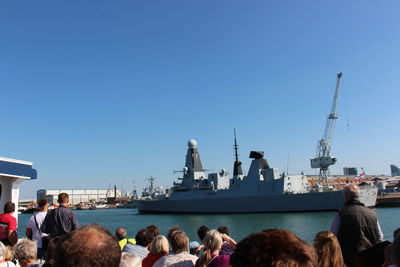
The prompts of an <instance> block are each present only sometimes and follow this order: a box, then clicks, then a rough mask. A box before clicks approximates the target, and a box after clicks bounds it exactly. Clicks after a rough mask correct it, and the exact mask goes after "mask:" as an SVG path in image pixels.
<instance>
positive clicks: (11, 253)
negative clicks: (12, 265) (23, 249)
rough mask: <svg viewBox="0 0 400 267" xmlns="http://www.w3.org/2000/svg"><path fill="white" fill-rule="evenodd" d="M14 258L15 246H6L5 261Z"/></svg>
mask: <svg viewBox="0 0 400 267" xmlns="http://www.w3.org/2000/svg"><path fill="white" fill-rule="evenodd" d="M13 259H14V248H13V247H12V246H6V254H5V256H4V260H5V261H12V260H13Z"/></svg>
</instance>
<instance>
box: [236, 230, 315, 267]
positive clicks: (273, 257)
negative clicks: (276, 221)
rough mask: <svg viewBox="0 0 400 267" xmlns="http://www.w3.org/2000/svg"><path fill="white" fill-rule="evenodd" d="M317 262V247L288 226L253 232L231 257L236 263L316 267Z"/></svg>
mask: <svg viewBox="0 0 400 267" xmlns="http://www.w3.org/2000/svg"><path fill="white" fill-rule="evenodd" d="M317 263H318V257H317V254H316V253H315V250H314V248H313V247H312V246H310V245H308V244H307V243H305V242H304V241H302V240H301V239H300V238H298V237H297V236H296V235H295V234H293V233H291V232H289V231H288V230H284V229H270V230H264V231H263V232H259V233H253V234H250V235H249V236H247V237H246V238H244V239H243V240H242V241H240V242H239V243H238V244H237V247H236V249H235V251H234V252H233V254H232V255H231V257H230V264H231V265H232V267H238V266H254V267H256V266H265V267H278V266H291V267H316V266H317Z"/></svg>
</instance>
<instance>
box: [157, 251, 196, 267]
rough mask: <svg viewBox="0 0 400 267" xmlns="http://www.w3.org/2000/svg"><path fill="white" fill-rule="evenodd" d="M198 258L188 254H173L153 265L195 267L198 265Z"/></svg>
mask: <svg viewBox="0 0 400 267" xmlns="http://www.w3.org/2000/svg"><path fill="white" fill-rule="evenodd" d="M196 261H197V257H196V256H194V255H191V254H189V253H187V252H181V253H178V254H175V253H173V252H171V253H169V254H167V255H165V256H163V257H161V258H160V259H159V260H158V261H156V262H155V263H154V264H153V267H166V266H170V265H173V266H174V267H193V266H194V265H195V264H196Z"/></svg>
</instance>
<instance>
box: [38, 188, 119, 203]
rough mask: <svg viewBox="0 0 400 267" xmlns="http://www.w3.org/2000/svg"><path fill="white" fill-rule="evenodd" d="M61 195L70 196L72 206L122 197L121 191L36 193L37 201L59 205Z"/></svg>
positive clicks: (63, 190)
mask: <svg viewBox="0 0 400 267" xmlns="http://www.w3.org/2000/svg"><path fill="white" fill-rule="evenodd" d="M60 193H67V194H68V195H69V203H70V204H72V205H76V204H79V203H80V202H89V201H92V200H93V201H95V202H106V201H107V197H114V195H115V194H116V195H117V197H119V196H121V190H116V191H114V190H107V189H39V190H38V191H36V196H37V200H38V199H40V198H45V199H47V201H48V202H49V203H53V204H57V198H58V195H59V194H60Z"/></svg>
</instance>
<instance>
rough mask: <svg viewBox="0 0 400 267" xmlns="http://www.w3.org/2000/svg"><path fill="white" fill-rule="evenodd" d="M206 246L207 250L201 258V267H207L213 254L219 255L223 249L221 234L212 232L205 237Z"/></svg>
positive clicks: (215, 231)
mask: <svg viewBox="0 0 400 267" xmlns="http://www.w3.org/2000/svg"><path fill="white" fill-rule="evenodd" d="M203 243H204V246H205V248H206V249H207V250H206V251H205V252H204V254H203V255H202V256H201V258H200V262H199V263H200V267H206V266H207V265H208V264H209V263H210V261H211V260H212V254H218V253H219V251H220V250H221V247H222V237H221V233H220V232H218V231H217V230H210V231H208V232H207V234H206V236H205V237H204V242H203Z"/></svg>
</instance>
